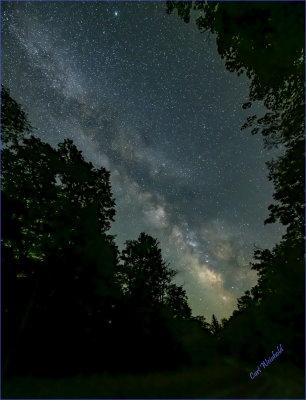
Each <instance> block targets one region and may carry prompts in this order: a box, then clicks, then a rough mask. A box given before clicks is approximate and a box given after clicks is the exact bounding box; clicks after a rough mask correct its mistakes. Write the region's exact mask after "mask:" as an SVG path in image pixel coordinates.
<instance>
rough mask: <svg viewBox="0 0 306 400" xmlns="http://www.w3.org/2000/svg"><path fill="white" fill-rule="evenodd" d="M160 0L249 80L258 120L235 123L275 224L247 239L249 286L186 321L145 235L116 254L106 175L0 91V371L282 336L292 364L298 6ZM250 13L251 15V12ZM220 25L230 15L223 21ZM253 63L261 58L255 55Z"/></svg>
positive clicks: (262, 344)
mask: <svg viewBox="0 0 306 400" xmlns="http://www.w3.org/2000/svg"><path fill="white" fill-rule="evenodd" d="M237 4H238V3H237V2H230V3H229V2H182V1H179V2H169V3H168V11H169V12H171V11H173V10H175V9H176V10H177V11H178V13H179V15H180V16H181V17H182V18H183V19H184V20H185V22H188V21H189V16H190V12H191V10H192V9H193V8H195V9H196V10H197V12H198V14H199V16H198V19H197V25H198V27H199V29H200V30H210V31H211V32H212V33H214V34H215V35H216V40H217V45H218V51H219V53H220V55H221V57H223V58H224V59H225V62H226V67H227V68H228V69H229V70H230V71H233V72H236V73H238V74H241V73H246V74H247V75H248V76H249V78H250V80H251V86H250V94H249V101H248V102H247V103H245V104H244V105H243V108H245V109H247V108H251V106H252V103H253V102H254V101H257V100H262V101H263V102H264V104H265V106H266V107H267V109H268V112H267V113H266V115H265V116H263V117H258V116H256V115H253V116H250V117H249V118H248V120H247V122H246V124H245V125H244V128H247V127H252V129H253V133H254V134H256V133H258V132H261V133H262V135H263V137H264V141H265V144H266V146H270V147H273V146H278V145H280V146H282V149H283V155H282V156H281V157H279V158H278V159H276V160H272V161H271V162H269V163H268V165H267V166H268V171H269V179H271V180H272V182H273V183H274V188H275V190H274V199H275V203H274V204H273V205H271V206H270V207H269V211H270V215H269V217H268V219H267V220H266V223H273V222H276V221H279V222H280V223H281V224H283V225H285V226H286V227H287V229H286V233H285V234H284V236H283V237H282V239H281V241H280V243H278V244H277V245H276V246H275V247H274V248H272V249H259V250H256V252H255V254H254V262H253V263H252V265H251V268H253V269H254V270H256V271H257V273H258V283H257V284H256V285H255V287H253V288H251V289H250V290H248V291H246V292H245V294H244V295H243V296H242V297H241V298H240V299H238V305H237V310H235V311H234V313H233V315H232V316H231V317H230V318H229V319H223V320H222V321H221V323H220V322H219V321H217V319H216V318H215V316H213V319H212V322H211V323H208V322H207V321H206V320H205V318H204V317H202V316H198V317H193V316H192V315H191V310H190V308H189V306H188V302H187V297H186V293H185V291H184V289H183V288H182V287H180V286H177V285H176V284H174V283H173V278H174V276H175V271H174V270H173V269H172V268H170V266H169V265H167V264H166V263H165V262H164V260H163V259H162V255H161V251H160V249H159V244H158V242H157V241H156V239H154V238H152V237H150V236H149V235H146V234H145V233H141V234H140V236H139V238H138V239H137V240H132V241H127V243H126V247H125V249H124V250H123V251H122V252H119V250H118V248H117V246H116V242H115V237H113V236H111V235H109V234H108V231H109V228H110V226H111V222H112V221H113V219H114V216H115V201H114V199H113V196H112V193H111V186H110V182H109V172H108V171H106V170H105V169H104V168H100V169H97V168H95V167H94V166H93V165H92V164H91V163H89V162H87V161H85V160H84V158H83V156H82V153H81V152H80V151H79V150H78V149H77V148H76V147H75V145H74V144H73V143H72V141H70V140H65V141H64V142H63V143H60V144H59V145H58V147H57V148H56V149H55V148H52V147H51V146H50V145H49V144H47V143H44V142H42V141H41V140H40V139H38V138H37V137H35V136H33V135H32V128H31V126H30V124H29V122H28V120H27V116H26V114H25V113H24V112H23V110H22V108H21V106H19V105H18V104H17V103H16V102H15V101H14V100H13V99H12V98H11V97H10V94H9V92H8V90H6V89H5V88H2V91H1V118H2V120H1V131H2V150H1V163H2V164H1V165H2V182H1V184H2V187H1V190H2V237H1V240H2V373H3V374H5V375H6V376H9V375H36V376H37V375H41V376H49V377H50V376H67V375H73V374H77V373H99V372H103V371H109V372H114V373H115V372H122V371H129V372H146V371H152V370H161V369H176V368H181V367H188V366H201V365H205V364H207V363H210V362H211V361H212V359H214V358H216V357H217V358H218V357H231V358H236V359H237V360H238V361H239V362H249V363H251V365H258V362H259V361H261V360H262V359H264V358H266V357H267V355H269V354H271V351H272V350H274V349H276V346H277V345H279V344H282V347H283V349H284V352H283V354H282V359H283V360H284V361H287V362H290V363H293V364H295V365H297V366H299V367H300V368H304V345H305V331H304V326H305V325H304V323H305V317H304V308H305V303H304V301H305V298H304V293H305V292H304V282H305V272H304V239H305V237H304V226H305V217H304V209H305V202H304V194H305V190H304V178H305V170H304V145H305V143H304V129H305V123H304V106H305V101H304V81H305V77H304V54H305V51H304V4H302V3H301V2H280V3H278V2H257V3H256V2H252V5H251V6H250V3H248V2H245V3H241V2H240V3H239V7H238V5H237ZM254 21H255V22H256V23H255V22H254ZM229 22H230V23H229ZM263 60H264V61H263Z"/></svg>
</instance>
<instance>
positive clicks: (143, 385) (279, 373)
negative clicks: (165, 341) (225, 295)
mask: <svg viewBox="0 0 306 400" xmlns="http://www.w3.org/2000/svg"><path fill="white" fill-rule="evenodd" d="M251 370H253V371H255V370H256V366H254V368H253V369H251ZM249 371H250V369H249V367H247V366H246V365H242V364H237V363H233V362H231V361H230V360H222V361H221V360H220V361H219V362H214V363H213V365H210V366H207V367H205V368H201V369H196V370H195V369H193V370H192V369H190V370H185V371H179V372H166V373H152V374H148V375H128V374H124V375H118V376H111V375H92V376H89V377H85V376H77V377H74V378H69V379H41V378H33V377H28V378H11V379H10V380H7V381H5V380H4V381H2V398H4V399H12V398H14V399H25V398H30V399H35V398H40V399H59V398H62V399H77V398H78V399H81V398H87V399H90V398H91V399H102V398H108V399H112V398H118V399H119V398H121V399H131V398H134V399H136V398H148V399H149V398H166V399H169V398H176V399H178V398H189V399H190V398H198V399H231V398H233V399H269V398H271V399H281V398H282V399H305V386H304V371H300V370H298V369H296V368H295V367H293V366H291V365H288V364H282V363H281V362H279V363H278V364H276V363H273V364H271V365H270V366H269V367H268V368H266V369H265V370H263V371H262V372H261V374H260V375H258V376H257V377H256V378H255V379H253V380H251V379H250V376H249Z"/></svg>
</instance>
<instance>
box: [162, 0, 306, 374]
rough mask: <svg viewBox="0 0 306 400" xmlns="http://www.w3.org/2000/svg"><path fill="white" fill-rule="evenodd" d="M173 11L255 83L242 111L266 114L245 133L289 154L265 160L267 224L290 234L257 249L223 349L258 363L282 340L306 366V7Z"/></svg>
mask: <svg viewBox="0 0 306 400" xmlns="http://www.w3.org/2000/svg"><path fill="white" fill-rule="evenodd" d="M174 10H176V11H177V13H178V15H179V17H180V18H182V19H183V20H184V21H185V22H186V23H188V22H189V21H190V16H191V13H193V12H195V13H196V14H195V15H196V16H197V18H196V24H197V26H198V28H199V30H200V31H202V32H204V31H208V32H211V33H212V34H214V36H215V39H216V42H217V47H218V52H219V54H220V56H221V57H222V58H223V59H224V60H225V65H226V68H227V69H228V70H229V71H232V72H235V73H237V74H238V75H240V74H243V73H245V74H246V75H247V76H248V77H249V78H250V92H249V101H248V102H246V103H245V104H243V108H244V109H249V108H251V107H252V104H253V102H255V101H258V100H259V101H263V103H264V105H265V107H266V108H267V110H268V111H267V113H266V114H265V115H264V116H262V117H258V116H257V115H251V116H249V117H248V118H247V121H246V123H245V124H244V125H243V127H242V129H246V128H252V134H258V133H261V134H262V135H263V138H264V144H265V146H266V147H268V148H274V147H278V146H280V147H281V149H282V150H283V154H282V155H281V156H280V157H279V158H277V159H274V160H272V161H270V162H268V163H267V167H268V172H269V175H268V176H269V179H270V180H271V181H272V182H273V184H274V194H273V198H274V200H275V203H274V204H272V205H270V206H269V212H270V214H269V217H268V218H267V219H266V221H265V223H266V224H267V223H274V222H280V223H281V224H283V225H284V226H286V233H285V234H284V235H283V237H282V239H281V241H280V243H278V244H277V245H276V246H275V247H274V248H273V249H257V250H256V251H255V253H254V262H253V263H252V264H251V268H252V269H253V270H255V271H257V274H258V283H257V284H256V285H255V287H253V288H252V289H251V290H247V291H246V292H245V294H244V295H243V296H242V297H241V298H240V299H238V305H237V306H238V309H237V310H235V311H234V313H233V315H232V316H231V317H230V318H229V319H228V320H224V321H223V327H225V328H226V329H224V330H223V331H222V332H221V333H220V339H221V340H220V343H221V345H220V350H221V351H222V352H223V353H224V354H236V355H237V356H239V357H240V359H246V360H255V359H256V358H257V359H258V357H259V359H260V357H261V356H264V355H265V354H271V350H272V349H274V348H275V346H276V345H277V344H279V343H282V345H283V348H284V354H283V356H284V357H283V358H285V359H287V360H288V361H290V362H293V363H295V364H297V365H299V366H300V367H301V368H304V365H305V364H304V360H305V352H304V349H305V251H304V249H305V186H304V185H305V165H304V160H305V136H304V134H305V70H304V67H305V64H304V61H305V60H304V58H305V41H304V38H305V36H304V32H305V19H304V14H305V4H304V2H300V1H297V2H290V1H288V2H221V1H216V2H215V1H209V2H202V1H196V2H186V1H171V2H167V12H168V13H171V12H173V11H174ZM254 190H255V189H254ZM237 335H238V336H237ZM237 337H239V343H238V340H237Z"/></svg>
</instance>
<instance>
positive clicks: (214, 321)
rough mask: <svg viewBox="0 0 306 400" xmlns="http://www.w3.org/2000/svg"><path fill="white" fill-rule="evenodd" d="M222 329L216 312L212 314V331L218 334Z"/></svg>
mask: <svg viewBox="0 0 306 400" xmlns="http://www.w3.org/2000/svg"><path fill="white" fill-rule="evenodd" d="M220 330H221V325H220V323H219V321H218V319H217V317H216V316H215V314H213V315H212V319H211V324H210V331H211V333H212V334H213V335H216V334H217V333H219V332H220Z"/></svg>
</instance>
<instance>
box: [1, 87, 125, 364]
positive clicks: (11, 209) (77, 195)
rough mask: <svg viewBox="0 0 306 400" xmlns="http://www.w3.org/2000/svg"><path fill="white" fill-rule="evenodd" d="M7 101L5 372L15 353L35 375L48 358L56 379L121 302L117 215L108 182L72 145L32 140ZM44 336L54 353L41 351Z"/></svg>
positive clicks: (6, 97)
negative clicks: (114, 229)
mask: <svg viewBox="0 0 306 400" xmlns="http://www.w3.org/2000/svg"><path fill="white" fill-rule="evenodd" d="M1 94H2V102H1V107H2V109H1V111H2V116H3V118H2V130H3V132H4V134H5V143H4V147H3V148H2V150H1V156H2V157H1V163H2V182H1V184H2V187H1V190H2V201H3V206H4V207H3V211H2V218H3V221H4V223H5V224H4V226H3V229H2V238H1V241H2V261H3V268H2V278H3V280H4V281H5V282H6V285H5V289H4V290H3V300H2V301H3V303H2V304H3V306H4V310H5V312H4V316H3V321H4V323H5V330H4V337H5V338H6V340H7V344H8V346H7V351H6V352H5V354H4V359H5V360H6V363H5V367H6V368H5V370H6V369H7V366H8V365H9V362H10V358H11V357H12V356H13V353H14V357H15V359H16V358H18V359H19V361H20V360H21V359H22V358H24V359H25V360H26V358H29V359H30V361H29V362H28V363H27V366H26V365H25V361H24V362H23V368H29V370H31V367H32V366H33V368H35V366H34V365H35V364H36V365H39V363H38V362H37V360H38V358H39V357H40V355H41V356H42V357H43V356H46V352H47V349H49V353H48V354H49V357H50V358H49V360H48V363H47V362H46V361H44V362H43V365H44V366H46V365H47V364H49V368H50V369H51V368H53V366H54V364H53V362H54V363H55V362H57V361H56V355H58V354H59V353H60V351H61V349H63V347H66V350H67V351H66V353H67V356H66V357H65V359H66V361H67V363H68V364H69V365H70V366H71V365H73V360H76V357H77V356H76V354H75V351H74V350H73V346H74V344H75V343H76V342H77V341H78V340H79V339H80V337H82V338H83V340H85V339H86V335H88V334H89V332H90V331H91V332H93V330H94V329H95V328H94V325H95V324H98V325H99V326H103V325H104V326H105V327H107V324H108V322H107V321H108V320H109V319H110V315H111V313H112V305H113V303H114V302H115V301H116V298H119V297H120V288H119V286H117V284H116V276H115V274H116V265H117V247H116V245H115V243H114V240H113V237H112V236H110V235H107V233H106V232H107V230H108V229H109V227H110V222H111V221H112V220H113V216H114V214H115V211H114V204H115V203H114V200H113V199H112V194H111V188H110V184H109V172H108V171H106V170H105V169H104V168H100V169H96V168H94V167H93V165H92V164H91V163H88V162H86V161H85V160H84V158H83V156H82V154H81V152H80V151H78V150H77V149H76V147H75V146H74V145H73V143H72V141H70V140H66V141H64V142H63V143H61V144H60V145H59V147H58V149H54V148H52V147H51V146H50V145H48V144H46V143H44V142H42V141H41V140H40V139H38V138H36V137H34V136H30V137H29V133H31V128H30V125H29V123H28V122H27V117H26V114H25V113H24V112H23V110H22V109H21V107H20V106H19V105H18V104H17V103H16V102H15V101H14V100H13V99H12V98H11V97H10V95H9V92H8V91H7V90H6V89H5V88H3V89H2V93H1ZM15 119H16V121H15ZM26 134H27V135H26ZM16 293H18V296H16ZM59 326H61V329H62V331H61V332H62V334H60V335H59V334H58V327H59ZM73 329H75V331H76V332H78V334H73V333H72V332H73ZM105 329H106V328H105ZM63 332H64V333H65V334H63ZM100 333H101V332H100ZM43 335H44V338H45V339H46V338H47V337H48V338H49V339H50V344H49V346H48V347H46V346H44V349H43V351H42V349H41V348H40V346H41V347H43V344H42V339H43ZM52 336H53V337H52ZM88 339H89V338H88V337H87V340H88ZM92 341H94V339H93V340H92ZM26 343H27V345H26ZM29 343H31V344H32V346H29ZM51 343H52V344H51ZM62 346H63V347H62ZM69 348H70V354H68V353H69V352H68V349H69ZM29 349H31V350H29ZM27 351H31V355H30V354H28V353H27ZM73 354H74V356H73ZM22 356H24V357H22ZM69 359H70V361H68V360H69ZM31 360H32V362H33V364H32V366H31ZM52 360H53V361H52ZM12 364H13V363H11V365H12ZM17 364H19V365H20V367H21V363H18V362H15V365H17ZM65 365H66V364H65V362H62V363H61V366H62V368H65ZM75 365H78V366H79V365H80V363H79V362H76V363H75ZM36 368H37V367H36ZM57 369H58V370H59V369H60V368H57ZM41 370H43V367H41Z"/></svg>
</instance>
